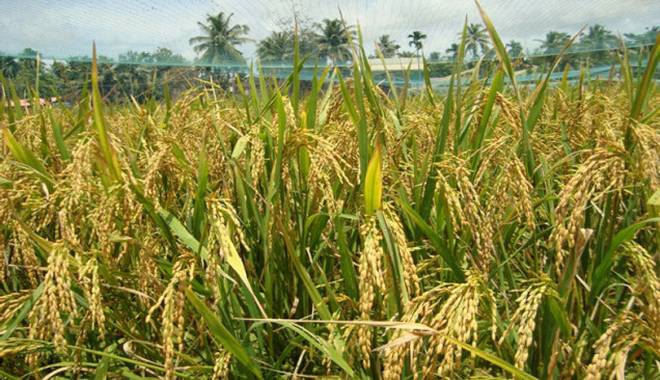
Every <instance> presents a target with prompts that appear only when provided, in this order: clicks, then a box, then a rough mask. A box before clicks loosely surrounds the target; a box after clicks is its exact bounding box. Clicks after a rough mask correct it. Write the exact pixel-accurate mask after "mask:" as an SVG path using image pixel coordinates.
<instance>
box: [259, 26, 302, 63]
mask: <svg viewBox="0 0 660 380" xmlns="http://www.w3.org/2000/svg"><path fill="white" fill-rule="evenodd" d="M257 55H258V56H259V59H260V60H261V62H264V63H284V62H289V61H291V60H292V59H293V35H292V34H291V33H289V32H284V31H282V32H272V33H271V34H270V35H269V36H268V37H266V38H264V39H263V40H261V41H259V44H258V45H257Z"/></svg>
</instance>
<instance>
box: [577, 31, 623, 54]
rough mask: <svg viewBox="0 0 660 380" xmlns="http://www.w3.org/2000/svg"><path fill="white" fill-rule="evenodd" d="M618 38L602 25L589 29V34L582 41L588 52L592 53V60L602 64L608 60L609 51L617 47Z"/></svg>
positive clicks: (581, 43)
mask: <svg viewBox="0 0 660 380" xmlns="http://www.w3.org/2000/svg"><path fill="white" fill-rule="evenodd" d="M616 42H617V40H616V37H615V36H614V34H612V32H610V31H609V30H607V28H605V27H604V26H602V25H600V24H596V25H592V26H590V27H589V30H588V31H587V34H586V35H585V36H584V37H582V39H581V40H580V45H582V46H583V47H584V48H585V49H586V50H589V51H591V54H590V58H591V59H592V60H593V61H594V62H596V63H601V62H604V61H606V60H607V55H608V53H609V50H610V49H612V48H613V47H614V46H616Z"/></svg>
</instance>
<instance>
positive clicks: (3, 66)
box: [0, 53, 20, 78]
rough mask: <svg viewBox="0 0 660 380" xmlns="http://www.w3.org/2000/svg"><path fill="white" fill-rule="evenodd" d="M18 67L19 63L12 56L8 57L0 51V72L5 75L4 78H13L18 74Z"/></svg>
mask: <svg viewBox="0 0 660 380" xmlns="http://www.w3.org/2000/svg"><path fill="white" fill-rule="evenodd" d="M19 69H20V65H19V64H18V62H16V60H15V59H14V57H9V56H5V55H3V54H2V53H0V72H2V75H4V76H5V78H13V77H15V76H16V74H18V70H19Z"/></svg>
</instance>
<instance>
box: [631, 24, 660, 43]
mask: <svg viewBox="0 0 660 380" xmlns="http://www.w3.org/2000/svg"><path fill="white" fill-rule="evenodd" d="M658 33H660V26H654V27H651V28H648V27H647V28H646V32H644V33H640V34H635V33H625V34H624V36H625V37H626V39H627V40H628V41H627V42H628V44H630V45H633V46H635V47H643V46H653V43H654V42H655V36H656V35H657V34H658Z"/></svg>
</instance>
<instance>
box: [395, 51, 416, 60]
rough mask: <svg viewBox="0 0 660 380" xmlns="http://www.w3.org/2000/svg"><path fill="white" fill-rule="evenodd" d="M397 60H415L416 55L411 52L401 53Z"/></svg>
mask: <svg viewBox="0 0 660 380" xmlns="http://www.w3.org/2000/svg"><path fill="white" fill-rule="evenodd" d="M398 56H399V58H415V57H417V55H416V54H415V52H413V51H402V52H399V54H398Z"/></svg>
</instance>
